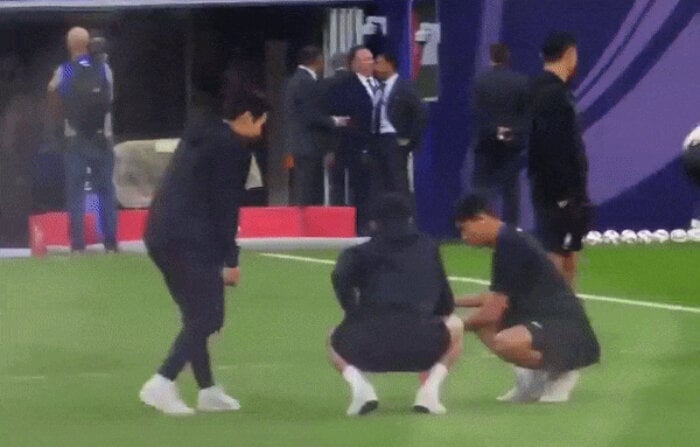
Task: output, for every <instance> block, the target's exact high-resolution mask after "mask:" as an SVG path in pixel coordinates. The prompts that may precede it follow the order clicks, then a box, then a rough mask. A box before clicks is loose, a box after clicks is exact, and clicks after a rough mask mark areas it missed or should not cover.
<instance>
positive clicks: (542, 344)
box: [455, 196, 600, 402]
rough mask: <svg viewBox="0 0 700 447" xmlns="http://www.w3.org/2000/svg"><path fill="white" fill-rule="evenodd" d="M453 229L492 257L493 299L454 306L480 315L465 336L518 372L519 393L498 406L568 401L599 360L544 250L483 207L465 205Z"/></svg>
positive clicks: (471, 199) (473, 201) (577, 305)
mask: <svg viewBox="0 0 700 447" xmlns="http://www.w3.org/2000/svg"><path fill="white" fill-rule="evenodd" d="M456 222H457V225H458V226H459V229H460V231H461V236H462V239H463V240H464V241H465V242H466V243H467V244H469V245H473V246H476V247H490V248H492V249H493V250H494V253H493V261H492V275H493V277H492V279H491V287H490V291H489V292H486V293H482V294H481V295H478V296H474V297H464V298H458V299H456V300H455V305H456V306H459V307H478V310H477V311H476V313H475V314H474V315H472V316H471V317H469V318H467V320H466V321H465V330H467V331H473V332H475V333H476V334H477V335H478V337H479V338H480V339H481V341H482V342H483V343H484V344H485V345H486V346H487V347H488V348H489V349H490V350H491V351H493V352H494V353H495V354H496V355H498V356H499V357H500V358H502V359H503V360H505V361H506V362H509V363H513V364H514V365H515V366H516V368H515V370H516V375H517V383H516V386H515V388H513V389H512V390H511V391H509V392H508V393H506V394H505V395H504V396H501V397H500V398H499V400H509V401H513V402H532V401H538V400H539V401H540V402H565V401H567V400H569V397H570V394H571V391H572V390H573V388H574V387H575V386H576V383H577V382H578V378H579V372H578V369H580V368H583V367H586V366H589V365H591V364H593V363H596V362H598V360H599V359H600V347H599V345H598V341H597V339H596V336H595V334H594V333H593V329H592V328H591V326H590V323H589V321H588V318H587V316H586V313H585V311H584V309H583V306H582V304H581V301H580V300H579V298H577V297H576V295H575V294H574V292H573V290H572V288H571V286H570V285H569V284H568V282H567V281H566V279H565V278H564V277H563V276H562V275H561V274H560V273H559V272H558V270H557V269H556V267H555V265H554V264H553V263H552V262H551V261H550V260H549V259H548V257H547V253H545V251H544V250H543V249H542V248H541V246H540V245H539V244H538V243H537V242H536V241H535V240H534V239H533V238H532V237H530V236H529V235H527V234H525V233H522V232H520V231H518V230H517V229H516V228H514V227H512V226H510V225H506V224H504V223H503V222H501V221H500V220H498V219H497V218H496V217H494V216H493V215H492V214H490V213H488V212H487V211H486V205H485V202H484V201H483V199H480V198H478V197H476V196H468V197H465V198H464V199H462V201H461V202H460V203H459V205H458V207H457V212H456Z"/></svg>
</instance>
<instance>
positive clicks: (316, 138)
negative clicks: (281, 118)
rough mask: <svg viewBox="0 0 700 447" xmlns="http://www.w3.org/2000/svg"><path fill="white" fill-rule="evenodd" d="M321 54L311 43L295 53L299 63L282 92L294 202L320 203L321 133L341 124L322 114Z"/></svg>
mask: <svg viewBox="0 0 700 447" xmlns="http://www.w3.org/2000/svg"><path fill="white" fill-rule="evenodd" d="M322 71H323V55H322V53H321V50H320V49H319V48H317V47H314V46H306V47H304V48H302V49H301V51H300V53H299V66H298V67H297V69H296V71H295V72H294V75H293V76H292V77H291V79H290V80H289V82H288V83H287V88H286V91H285V104H284V105H285V108H284V112H285V146H286V149H287V151H288V152H289V153H291V154H292V155H293V156H294V187H293V198H292V202H293V203H295V204H297V205H302V206H304V205H320V204H321V203H323V169H324V167H323V158H324V150H327V148H324V147H323V146H322V145H321V144H320V143H321V141H322V138H321V135H320V134H321V133H322V132H323V131H324V130H326V131H327V130H330V129H332V128H334V127H336V126H342V125H344V124H345V121H344V119H343V118H339V117H332V116H329V115H326V114H324V113H323V110H322V108H321V107H320V105H319V103H318V101H317V97H318V94H319V93H318V92H319V85H318V78H319V75H320V73H322Z"/></svg>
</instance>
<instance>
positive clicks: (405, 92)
mask: <svg viewBox="0 0 700 447" xmlns="http://www.w3.org/2000/svg"><path fill="white" fill-rule="evenodd" d="M386 104H387V117H388V119H389V121H390V122H391V125H392V126H394V128H395V129H396V136H397V137H398V138H405V139H408V140H411V143H410V145H409V147H410V148H411V150H413V149H417V148H418V147H419V145H420V142H421V139H422V137H423V131H424V130H425V126H426V125H427V123H428V112H427V109H426V107H425V104H423V101H421V99H420V96H419V95H418V92H417V91H416V90H415V89H414V88H413V85H412V84H411V83H410V82H409V81H406V80H404V79H402V78H397V79H396V82H395V83H394V87H393V88H392V89H391V92H389V98H387V100H386Z"/></svg>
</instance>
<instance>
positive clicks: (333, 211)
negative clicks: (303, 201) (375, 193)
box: [302, 206, 357, 237]
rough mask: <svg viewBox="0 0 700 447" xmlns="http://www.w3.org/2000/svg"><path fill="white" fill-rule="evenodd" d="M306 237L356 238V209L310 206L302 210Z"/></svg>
mask: <svg viewBox="0 0 700 447" xmlns="http://www.w3.org/2000/svg"><path fill="white" fill-rule="evenodd" d="M302 215H303V219H304V236H306V237H355V236H357V232H356V230H355V208H354V207H351V206H337V207H333V206H331V207H325V206H309V207H306V208H302Z"/></svg>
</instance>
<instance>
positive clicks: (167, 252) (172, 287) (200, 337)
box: [148, 246, 224, 388]
mask: <svg viewBox="0 0 700 447" xmlns="http://www.w3.org/2000/svg"><path fill="white" fill-rule="evenodd" d="M148 253H149V255H150V256H151V259H153V262H155V264H156V266H158V269H160V271H161V273H162V274H163V278H164V279H165V283H166V285H167V286H168V290H169V291H170V294H171V295H172V297H173V300H175V302H176V303H177V305H178V307H179V308H180V313H181V315H182V329H181V330H180V333H179V334H178V335H177V337H176V338H175V341H174V342H173V345H172V347H171V349H170V353H169V354H168V357H167V358H166V359H165V361H164V362H163V364H162V366H161V367H160V369H159V370H158V373H159V374H161V375H162V376H164V377H167V378H168V379H170V380H175V379H176V378H177V376H178V374H179V373H180V371H182V369H183V368H184V367H185V364H186V363H187V362H189V363H190V364H191V366H192V372H193V373H194V377H195V380H196V381H197V385H199V387H200V388H208V387H210V386H212V385H213V384H214V382H213V378H212V372H211V363H210V359H209V350H208V348H207V339H208V338H209V336H210V335H211V334H213V333H215V332H217V331H218V330H220V329H221V327H222V326H223V323H224V282H223V278H222V276H221V269H222V266H221V264H220V263H217V262H215V261H212V260H211V259H209V257H207V254H206V252H204V251H202V250H198V249H192V248H186V247H178V246H168V247H149V250H148Z"/></svg>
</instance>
